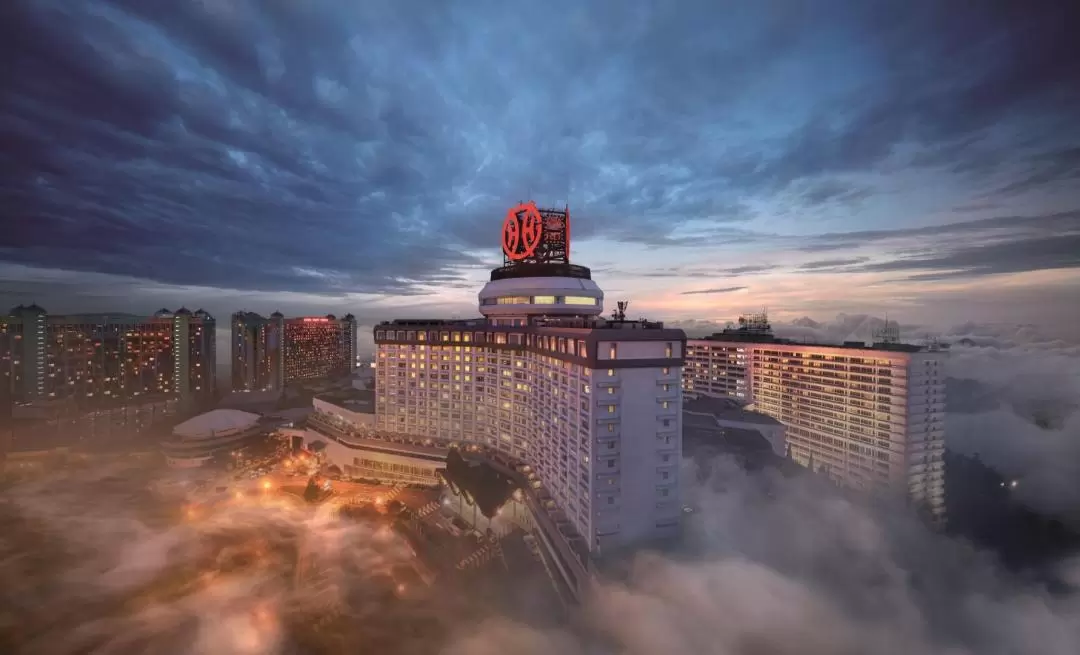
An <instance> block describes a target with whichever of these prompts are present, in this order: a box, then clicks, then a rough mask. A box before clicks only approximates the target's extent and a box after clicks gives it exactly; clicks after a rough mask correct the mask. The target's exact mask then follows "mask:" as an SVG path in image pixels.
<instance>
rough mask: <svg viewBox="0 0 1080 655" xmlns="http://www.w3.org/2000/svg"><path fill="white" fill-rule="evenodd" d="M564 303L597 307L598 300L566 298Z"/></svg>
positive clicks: (575, 297)
mask: <svg viewBox="0 0 1080 655" xmlns="http://www.w3.org/2000/svg"><path fill="white" fill-rule="evenodd" d="M563 302H564V303H565V304H567V305H596V303H597V299H596V298H589V297H587V296H566V297H565V298H563Z"/></svg>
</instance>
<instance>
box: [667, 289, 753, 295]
mask: <svg viewBox="0 0 1080 655" xmlns="http://www.w3.org/2000/svg"><path fill="white" fill-rule="evenodd" d="M746 288H747V287H723V288H718V289H698V290H697V291H683V292H682V294H680V295H683V296H696V295H699V294H706V293H709V294H711V293H734V292H736V291H743V290H744V289H746Z"/></svg>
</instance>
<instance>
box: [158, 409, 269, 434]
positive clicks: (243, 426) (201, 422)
mask: <svg viewBox="0 0 1080 655" xmlns="http://www.w3.org/2000/svg"><path fill="white" fill-rule="evenodd" d="M259 418H260V417H259V415H258V414H252V413H250V412H242V411H240V410H238V409H215V410H214V411H212V412H207V413H205V414H199V415H198V416H196V417H195V418H191V419H188V420H186V421H184V422H183V423H181V424H180V425H178V426H176V427H175V428H173V434H174V435H176V436H178V437H180V438H182V439H203V438H207V437H211V436H213V435H214V434H215V433H221V432H226V431H229V432H232V431H241V430H247V429H249V428H252V427H254V426H255V424H256V423H258V422H259Z"/></svg>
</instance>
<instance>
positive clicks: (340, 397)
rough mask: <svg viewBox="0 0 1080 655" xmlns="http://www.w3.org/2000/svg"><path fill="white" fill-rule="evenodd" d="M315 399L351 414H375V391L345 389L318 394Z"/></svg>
mask: <svg viewBox="0 0 1080 655" xmlns="http://www.w3.org/2000/svg"><path fill="white" fill-rule="evenodd" d="M315 398H317V399H318V400H322V401H325V402H328V403H331V404H333V405H337V406H338V407H342V408H344V409H347V410H349V411H351V412H357V413H363V414H374V413H375V391H374V390H372V389H357V388H355V387H347V388H344V389H335V390H334V391H327V392H326V393H321V394H318V395H317V396H315Z"/></svg>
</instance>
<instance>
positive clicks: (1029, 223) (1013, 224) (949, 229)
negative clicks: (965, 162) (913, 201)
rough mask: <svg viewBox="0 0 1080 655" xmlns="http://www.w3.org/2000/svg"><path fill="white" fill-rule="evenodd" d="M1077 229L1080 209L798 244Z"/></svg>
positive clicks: (830, 245)
mask: <svg viewBox="0 0 1080 655" xmlns="http://www.w3.org/2000/svg"><path fill="white" fill-rule="evenodd" d="M1077 231H1080V211H1070V212H1060V213H1055V214H1047V215H1044V216H997V217H994V218H984V219H976V220H970V221H960V222H957V223H949V224H947V225H928V226H924V227H913V228H900V229H895V230H863V231H858V232H837V233H830V234H821V235H818V236H815V237H812V238H810V239H809V242H808V243H806V244H804V245H802V246H800V247H799V250H802V251H803V252H822V251H830V250H842V249H845V248H855V247H859V246H865V245H874V244H876V243H883V242H887V241H896V240H905V239H917V240H920V241H924V242H925V243H926V245H927V247H933V245H934V244H935V243H937V242H940V241H941V240H943V239H949V240H959V241H961V242H963V243H966V244H971V242H972V241H973V240H980V239H1000V238H1001V237H1002V236H1009V237H1016V238H1018V239H1019V240H1023V239H1024V238H1028V239H1030V238H1044V237H1045V238H1049V237H1054V236H1061V235H1067V234H1071V233H1074V232H1077ZM894 252H895V250H894Z"/></svg>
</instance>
